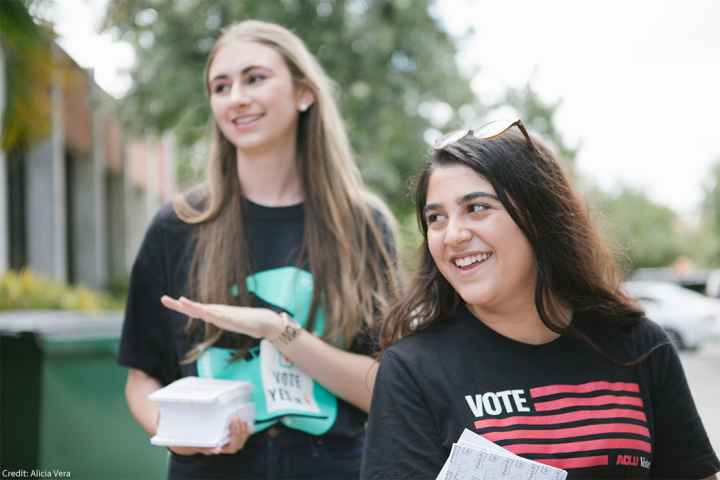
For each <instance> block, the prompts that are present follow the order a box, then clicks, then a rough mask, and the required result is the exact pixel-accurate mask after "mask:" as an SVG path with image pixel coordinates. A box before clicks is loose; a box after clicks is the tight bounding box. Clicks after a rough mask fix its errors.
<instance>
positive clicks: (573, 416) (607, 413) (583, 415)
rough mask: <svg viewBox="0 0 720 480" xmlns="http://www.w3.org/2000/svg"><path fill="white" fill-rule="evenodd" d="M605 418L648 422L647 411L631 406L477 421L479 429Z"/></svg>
mask: <svg viewBox="0 0 720 480" xmlns="http://www.w3.org/2000/svg"><path fill="white" fill-rule="evenodd" d="M605 418H630V419H633V420H641V421H643V422H647V418H646V417H645V413H644V412H642V411H640V410H631V409H629V408H610V409H607V410H578V411H575V412H568V413H559V414H557V415H544V416H538V417H529V416H515V417H507V418H487V419H483V420H477V421H475V428H477V429H478V430H480V429H483V428H492V427H495V428H497V427H509V426H512V425H557V424H559V423H570V422H577V421H582V420H596V419H605Z"/></svg>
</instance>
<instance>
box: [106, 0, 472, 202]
mask: <svg viewBox="0 0 720 480" xmlns="http://www.w3.org/2000/svg"><path fill="white" fill-rule="evenodd" d="M429 7H430V0H417V1H415V0H414V1H412V2H411V1H409V0H395V1H391V0H337V1H333V2H330V1H321V0H302V1H301V0H282V1H273V2H266V1H243V2H239V1H236V0H223V1H218V0H213V1H209V0H182V1H177V0H120V1H116V2H113V3H112V4H111V9H110V11H109V13H108V16H107V19H106V22H105V25H106V28H107V29H108V30H109V31H112V32H114V33H115V34H116V36H117V37H119V38H121V39H123V40H126V41H128V42H129V43H131V44H132V45H133V46H134V47H135V49H136V52H137V62H136V66H135V68H134V70H133V71H132V72H131V74H132V77H133V80H134V87H133V89H132V90H131V92H129V94H128V96H127V97H126V98H125V99H124V101H123V109H122V110H123V112H124V116H125V118H127V119H129V120H131V124H132V125H134V126H136V128H138V129H144V130H150V131H156V132H161V131H164V130H166V129H173V130H174V131H175V133H176V134H177V135H178V138H179V140H180V142H181V144H182V145H184V146H185V147H187V146H189V145H191V144H193V143H194V142H196V141H197V140H199V139H201V138H202V137H203V136H204V134H205V132H206V126H207V119H208V118H209V115H210V112H209V108H208V104H207V98H206V97H205V94H204V87H203V78H202V73H203V69H204V64H205V60H206V57H207V55H208V53H209V50H210V48H211V47H212V44H213V41H214V39H216V38H217V37H218V36H219V35H220V31H221V28H222V27H224V26H227V25H229V24H231V23H234V22H238V21H241V20H244V19H248V18H255V19H260V20H267V21H272V22H277V23H279V24H281V25H284V26H286V27H288V28H290V29H291V30H293V31H295V32H296V33H297V34H298V35H299V36H300V37H301V38H302V39H303V40H304V41H305V42H306V44H307V45H308V48H309V50H310V51H311V52H313V53H314V54H315V55H316V56H317V57H318V59H319V60H320V62H321V63H322V64H323V66H324V67H325V68H326V70H327V71H328V74H329V75H330V77H331V78H333V79H334V80H335V81H336V83H337V86H338V89H337V95H338V99H339V102H340V106H341V110H342V112H343V116H344V118H345V119H346V121H347V125H348V129H349V132H350V137H351V141H352V144H353V148H354V149H355V151H356V153H357V158H358V161H359V164H360V168H361V170H362V171H363V174H364V176H365V178H366V180H367V181H368V183H369V184H370V185H371V187H373V188H374V189H375V190H376V191H378V192H379V193H381V194H382V195H383V196H384V197H385V198H387V199H388V200H389V201H390V203H391V205H392V207H393V208H394V209H395V211H396V212H398V213H400V214H401V215H402V214H403V213H405V212H407V211H409V209H410V205H409V201H408V199H407V198H406V190H407V188H406V185H405V181H406V179H407V178H408V177H409V176H410V175H412V174H414V173H415V171H416V170H418V168H419V166H420V165H421V164H422V162H423V160H424V159H425V158H426V155H427V150H428V147H427V144H426V142H425V141H424V139H423V135H424V133H425V132H426V131H427V130H428V129H429V128H436V129H440V130H445V129H448V128H450V127H451V126H457V125H459V124H460V123H461V119H460V116H459V115H458V111H459V109H460V107H462V106H466V109H467V108H478V106H477V104H476V101H475V100H474V98H473V95H472V93H471V91H470V88H469V81H468V79H467V78H464V77H463V76H462V75H461V74H460V72H459V70H458V68H457V65H456V63H455V53H456V47H455V45H454V42H453V40H452V39H451V38H450V36H449V35H448V34H447V33H446V32H445V31H444V30H442V29H441V28H440V27H439V25H438V23H437V21H436V20H435V19H434V18H433V17H432V16H431V15H430V14H429V13H428V11H429ZM188 156H189V154H188ZM196 166H197V165H196V164H193V166H192V167H187V166H186V167H183V170H182V171H181V175H179V176H180V177H181V178H194V176H193V171H194V170H196V168H195V167H196Z"/></svg>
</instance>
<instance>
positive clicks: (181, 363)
mask: <svg viewBox="0 0 720 480" xmlns="http://www.w3.org/2000/svg"><path fill="white" fill-rule="evenodd" d="M204 80H205V87H206V93H207V95H208V97H209V103H210V107H211V110H212V115H213V117H212V120H213V122H212V133H213V138H212V148H211V155H210V158H209V160H208V177H207V182H206V183H205V184H204V185H203V186H201V188H199V189H197V190H195V191H194V192H192V193H190V194H187V195H182V196H180V197H179V198H177V199H176V201H175V202H174V204H173V205H168V206H166V207H165V208H163V209H162V210H161V211H160V213H159V214H158V215H157V216H156V217H155V219H154V220H153V223H152V225H151V226H150V228H149V230H148V232H147V234H146V236H145V240H144V242H143V245H142V247H141V249H140V252H139V254H138V257H137V260H136V261H135V265H134V267H133V272H132V278H131V289H130V295H129V300H128V305H127V308H126V318H125V325H124V329H123V336H122V342H121V348H120V355H119V361H120V363H121V364H122V365H124V366H126V367H128V368H129V372H128V380H127V387H126V396H127V401H128V405H129V407H130V411H131V412H132V414H133V416H134V417H135V419H136V420H137V422H138V423H139V424H140V425H141V426H142V427H143V428H144V429H145V430H146V431H147V433H148V435H150V436H153V435H154V434H155V433H156V429H157V422H158V410H157V407H156V406H155V405H154V404H153V403H152V402H151V401H150V400H148V394H150V393H152V392H154V391H156V390H158V389H159V388H161V387H162V386H163V385H167V384H169V383H171V382H172V381H174V380H177V379H179V378H181V377H185V376H200V377H205V378H217V379H231V380H244V381H248V382H251V383H253V384H254V387H255V388H254V390H253V401H254V403H255V407H256V412H257V415H256V418H255V423H254V424H253V425H246V424H244V423H243V422H241V421H240V420H239V419H234V420H233V421H232V424H231V436H230V440H229V441H228V442H227V443H226V444H224V445H216V446H212V447H198V446H196V445H195V446H193V445H182V444H175V445H172V446H170V450H171V452H172V455H171V458H170V466H169V478H171V479H190V478H193V479H195V478H202V479H208V478H213V479H223V478H227V479H234V480H240V479H295V478H297V479H299V478H312V479H316V480H319V479H335V478H340V477H342V478H348V479H349V478H357V476H358V474H359V470H360V458H361V454H362V441H363V434H364V427H365V421H366V418H367V415H366V412H367V410H368V408H369V404H370V399H371V393H372V385H373V381H374V374H375V371H376V364H375V361H374V359H373V358H372V357H371V354H372V352H373V351H374V350H373V346H372V342H371V341H370V340H371V339H372V338H374V335H372V334H370V329H371V328H372V323H373V317H375V316H378V315H381V314H382V312H383V311H384V308H385V306H386V304H387V303H389V302H390V301H391V300H392V299H393V292H394V289H395V284H396V282H395V279H396V272H395V268H394V260H393V257H394V254H393V253H392V250H393V248H394V247H393V245H394V244H393V235H392V230H393V229H392V225H393V220H392V216H391V215H390V213H389V211H388V209H387V208H386V207H385V205H384V204H383V203H382V202H380V201H379V200H378V199H376V198H374V197H373V196H372V195H371V194H370V193H369V192H368V191H367V189H366V188H365V186H364V185H363V183H362V181H361V179H360V176H359V173H358V170H357V168H356V165H355V163H354V160H353V157H352V155H351V152H350V148H349V142H348V138H347V134H346V131H345V127H344V125H343V122H342V120H341V118H340V115H339V113H338V110H337V107H336V105H335V101H334V98H333V95H332V89H331V82H330V80H329V79H328V78H327V76H326V75H325V72H324V71H323V69H322V67H321V66H320V65H319V63H318V62H317V60H316V59H315V58H314V57H313V56H312V54H311V53H310V52H309V51H308V50H307V48H306V46H305V45H304V44H303V42H302V41H301V40H300V39H299V38H298V37H297V36H296V35H294V34H293V33H292V32H290V31H289V30H287V29H285V28H283V27H281V26H279V25H275V24H270V23H265V22H258V21H244V22H241V23H239V24H236V25H233V26H231V27H230V28H228V29H227V30H226V31H225V32H224V33H223V35H222V36H221V37H220V38H219V40H218V41H217V42H216V44H215V46H214V47H213V49H212V51H211V52H210V56H209V58H208V62H207V67H206V71H205V79H204ZM161 297H162V298H163V300H162V302H163V303H162V304H161ZM188 298H191V299H192V301H191V300H188ZM163 305H164V306H163ZM166 307H167V308H166ZM189 319H190V320H189ZM276 374H277V375H276ZM275 378H278V379H280V380H277V383H276V384H273V383H272V380H273V379H275ZM261 379H262V380H261ZM279 392H281V393H279ZM180 443H181V442H180Z"/></svg>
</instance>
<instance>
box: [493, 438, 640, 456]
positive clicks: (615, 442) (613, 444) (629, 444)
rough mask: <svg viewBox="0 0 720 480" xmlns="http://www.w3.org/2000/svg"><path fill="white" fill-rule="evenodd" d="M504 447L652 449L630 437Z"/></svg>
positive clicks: (514, 449)
mask: <svg viewBox="0 0 720 480" xmlns="http://www.w3.org/2000/svg"><path fill="white" fill-rule="evenodd" d="M503 448H506V449H508V450H510V451H511V452H513V453H516V454H518V455H524V454H528V453H544V454H555V453H575V452H586V451H588V450H611V449H618V448H623V449H629V450H640V451H642V452H648V453H650V452H651V451H652V448H651V447H650V443H649V442H646V441H644V440H631V439H629V438H604V439H602V440H585V441H582V442H567V443H544V444H542V443H517V444H514V445H503Z"/></svg>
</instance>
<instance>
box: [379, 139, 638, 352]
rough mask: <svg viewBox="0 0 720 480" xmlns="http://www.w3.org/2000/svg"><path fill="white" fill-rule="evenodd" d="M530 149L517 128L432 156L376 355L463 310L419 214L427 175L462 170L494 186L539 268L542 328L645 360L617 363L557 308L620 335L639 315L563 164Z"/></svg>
mask: <svg viewBox="0 0 720 480" xmlns="http://www.w3.org/2000/svg"><path fill="white" fill-rule="evenodd" d="M532 143H533V144H532V145H530V144H529V143H528V141H527V139H526V138H525V136H524V135H521V134H520V130H519V129H518V128H512V129H511V130H508V131H507V132H505V133H504V134H502V135H501V136H499V137H496V138H494V139H491V140H487V139H483V140H479V139H476V138H474V137H473V136H472V135H467V136H465V137H464V138H462V139H461V140H459V141H457V142H454V143H451V144H450V145H448V146H445V147H443V148H441V149H437V150H434V151H433V153H432V155H431V157H430V159H429V161H428V162H427V163H426V165H425V168H424V169H423V170H422V171H421V172H420V174H419V176H418V177H417V179H416V186H415V207H416V213H417V221H418V225H419V227H420V230H421V233H422V235H423V243H422V246H421V249H420V255H419V265H418V267H417V270H416V272H415V274H414V277H413V279H412V281H411V283H410V285H409V288H408V289H407V290H406V292H405V294H404V295H403V297H402V299H401V300H400V301H398V302H397V303H396V304H395V305H394V306H393V307H392V308H391V309H390V312H389V314H388V316H387V317H386V319H385V322H383V326H382V331H381V335H380V347H381V350H384V349H385V348H387V347H389V346H390V345H391V344H393V343H395V342H396V341H397V340H399V339H400V338H402V337H405V336H407V335H411V334H413V333H415V332H419V331H421V330H424V329H426V328H428V327H430V326H431V325H434V324H437V323H439V322H444V321H446V320H447V319H449V318H450V317H451V316H452V315H453V314H455V313H456V310H457V309H458V307H459V306H461V305H462V304H463V300H462V299H461V298H460V296H459V294H458V293H457V292H456V291H455V289H454V288H453V287H452V286H451V285H450V284H449V283H448V282H447V280H446V279H445V278H444V277H443V275H442V274H441V273H440V272H439V271H438V269H437V267H436V265H435V262H434V261H433V258H432V256H431V255H430V251H429V249H428V244H427V230H428V225H427V223H426V220H425V217H424V215H423V208H424V206H425V203H426V198H427V190H428V182H429V179H430V176H431V175H432V173H433V171H434V170H435V169H436V168H441V167H444V166H450V165H464V166H466V167H468V168H471V169H472V170H473V171H475V172H477V174H478V175H480V176H482V177H483V178H485V179H486V180H487V181H488V182H489V183H490V184H491V185H492V186H493V188H494V189H495V193H496V194H497V197H498V199H499V200H500V202H501V203H502V204H503V206H504V207H505V209H506V210H507V212H508V213H509V215H510V216H511V217H512V219H513V221H514V222H515V223H516V224H517V226H518V227H519V228H520V230H521V231H522V232H523V234H524V235H525V237H526V238H527V240H528V242H529V243H530V245H531V247H532V249H533V252H534V254H535V259H536V263H537V282H536V287H535V295H534V297H535V306H536V308H537V311H538V314H539V315H540V318H541V320H542V322H543V323H544V324H545V325H546V326H547V327H548V328H549V329H550V330H552V331H554V332H556V333H559V334H563V335H573V336H576V337H579V338H581V339H582V340H583V341H585V342H586V343H587V344H588V345H589V346H590V347H591V348H593V349H594V350H596V351H598V352H599V353H601V354H602V355H604V356H605V357H606V358H609V359H610V360H612V361H614V362H616V363H620V364H623V365H631V364H635V363H638V362H640V361H642V360H643V359H644V358H645V357H646V356H647V355H648V354H649V353H650V352H647V353H646V354H644V355H642V357H641V358H639V359H635V360H634V361H632V362H627V363H625V362H621V361H617V360H616V359H613V358H611V357H610V356H609V355H608V354H607V353H606V352H604V351H603V349H602V348H601V347H600V346H599V345H598V343H597V342H596V341H595V340H593V338H591V335H588V334H587V332H583V331H581V330H580V329H578V328H577V326H576V325H574V322H572V323H569V322H567V320H566V318H564V315H563V308H562V306H567V307H570V308H571V309H572V311H573V312H575V313H577V314H582V316H583V318H585V319H588V320H591V321H592V323H596V322H606V323H605V324H604V325H603V327H606V326H609V325H608V323H612V324H613V325H614V326H617V327H620V328H623V329H625V328H628V327H631V326H633V325H635V324H637V322H639V321H641V319H642V318H643V316H644V314H643V311H642V310H641V309H640V307H639V306H638V305H637V304H636V303H635V302H634V301H633V300H631V299H630V298H629V297H627V296H626V295H625V294H624V293H623V292H622V291H621V290H620V289H619V284H620V275H619V269H618V268H617V265H616V262H615V258H614V256H613V254H612V253H611V250H610V248H609V247H608V245H607V244H606V243H605V242H604V241H603V240H602V238H601V237H600V235H599V234H598V231H597V229H596V228H595V227H594V225H593V223H592V221H591V219H590V215H589V212H588V210H587V208H586V207H585V206H584V203H583V202H582V201H581V199H580V196H579V195H578V194H577V193H576V192H575V190H574V189H573V188H572V186H571V184H570V181H569V179H568V176H567V175H566V173H565V172H564V171H563V168H562V166H561V164H560V163H559V161H558V160H557V158H556V157H555V155H554V154H553V153H552V152H551V151H550V149H548V148H547V147H546V146H545V145H544V144H543V143H542V142H541V141H540V139H538V138H537V137H536V136H533V137H532ZM568 323H569V325H568ZM603 329H604V328H603Z"/></svg>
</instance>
